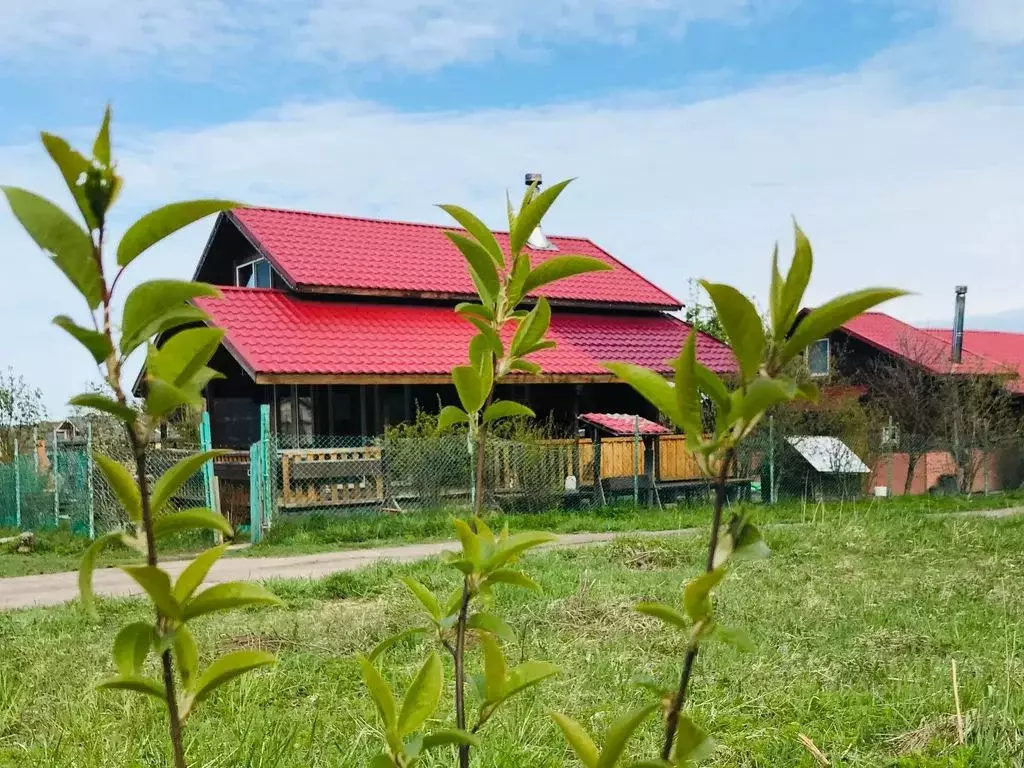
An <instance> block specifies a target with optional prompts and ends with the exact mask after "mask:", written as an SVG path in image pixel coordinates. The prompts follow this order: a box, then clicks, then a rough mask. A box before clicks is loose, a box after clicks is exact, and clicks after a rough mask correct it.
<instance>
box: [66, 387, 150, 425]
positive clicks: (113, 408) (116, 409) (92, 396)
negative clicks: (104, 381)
mask: <svg viewBox="0 0 1024 768" xmlns="http://www.w3.org/2000/svg"><path fill="white" fill-rule="evenodd" d="M68 404H69V405H77V406H78V407H80V408H92V409H93V410H94V411H103V412H104V413H109V414H110V415H111V416H114V417H116V418H118V419H120V420H121V421H125V422H127V423H129V424H132V423H134V422H135V419H136V418H137V417H138V415H137V414H136V413H135V411H133V410H132V409H131V408H129V407H128V406H127V405H121V404H120V403H119V402H117V401H116V400H114V399H113V398H110V397H107V396H106V395H101V394H99V393H96V392H85V393H83V394H81V395H75V396H74V397H72V398H71V399H70V400H68Z"/></svg>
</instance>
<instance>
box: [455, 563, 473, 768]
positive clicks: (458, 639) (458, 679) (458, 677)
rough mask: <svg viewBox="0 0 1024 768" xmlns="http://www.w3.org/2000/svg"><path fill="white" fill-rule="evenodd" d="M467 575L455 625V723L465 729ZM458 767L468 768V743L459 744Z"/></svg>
mask: <svg viewBox="0 0 1024 768" xmlns="http://www.w3.org/2000/svg"><path fill="white" fill-rule="evenodd" d="M469 600H470V591H469V577H468V576H467V577H466V579H465V580H464V581H463V584H462V604H461V605H460V606H459V621H458V624H456V627H455V654H454V656H455V724H456V726H457V727H458V728H459V730H462V731H464V730H466V668H465V660H466V618H467V614H468V613H469ZM459 768H469V744H460V745H459Z"/></svg>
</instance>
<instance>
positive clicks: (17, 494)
mask: <svg viewBox="0 0 1024 768" xmlns="http://www.w3.org/2000/svg"><path fill="white" fill-rule="evenodd" d="M20 458H21V457H20V456H19V455H18V441H17V440H15V441H14V527H15V528H18V529H20V528H21V461H20Z"/></svg>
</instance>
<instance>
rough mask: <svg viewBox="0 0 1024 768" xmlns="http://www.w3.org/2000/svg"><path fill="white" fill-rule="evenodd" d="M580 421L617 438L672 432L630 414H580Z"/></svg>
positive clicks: (669, 433) (655, 423) (668, 433)
mask: <svg viewBox="0 0 1024 768" xmlns="http://www.w3.org/2000/svg"><path fill="white" fill-rule="evenodd" d="M580 421H584V422H586V423H588V424H593V425H595V426H597V427H600V428H601V429H603V430H605V431H606V432H608V433H610V434H612V435H616V436H618V437H623V436H628V435H634V434H640V435H644V436H647V435H671V434H672V430H671V429H669V428H668V427H664V426H662V425H661V424H658V423H657V422H654V421H651V420H649V419H645V418H643V417H642V416H636V415H634V414H630V413H581V414H580ZM637 429H639V431H637Z"/></svg>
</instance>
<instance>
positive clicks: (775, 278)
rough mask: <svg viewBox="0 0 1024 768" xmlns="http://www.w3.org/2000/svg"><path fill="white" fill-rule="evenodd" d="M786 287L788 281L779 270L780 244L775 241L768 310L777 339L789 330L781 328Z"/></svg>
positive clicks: (783, 336) (783, 320) (781, 337)
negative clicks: (783, 295) (781, 329)
mask: <svg viewBox="0 0 1024 768" xmlns="http://www.w3.org/2000/svg"><path fill="white" fill-rule="evenodd" d="M785 288H786V281H785V280H784V279H783V277H782V273H781V272H779V244H778V243H775V247H774V248H773V249H772V282H771V289H770V291H769V294H768V297H769V298H768V312H769V314H770V316H771V320H772V333H773V335H774V336H775V338H776V340H781V339H783V338H785V335H786V333H788V332H789V329H788V328H787V329H786V330H785V331H781V335H780V331H779V329H780V328H781V327H782V326H783V325H784V324H785V318H784V316H783V312H784V310H783V306H782V302H783V297H782V294H783V291H784V290H785Z"/></svg>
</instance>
